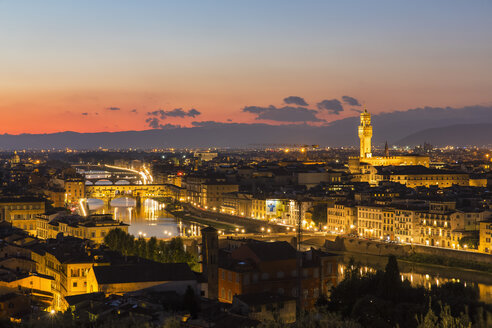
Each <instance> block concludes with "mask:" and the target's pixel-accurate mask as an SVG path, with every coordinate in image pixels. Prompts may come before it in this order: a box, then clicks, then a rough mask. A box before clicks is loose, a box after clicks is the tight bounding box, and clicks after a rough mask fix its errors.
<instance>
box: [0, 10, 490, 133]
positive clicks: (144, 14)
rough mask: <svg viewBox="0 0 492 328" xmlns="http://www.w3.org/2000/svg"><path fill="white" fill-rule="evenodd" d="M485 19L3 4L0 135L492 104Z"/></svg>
mask: <svg viewBox="0 0 492 328" xmlns="http://www.w3.org/2000/svg"><path fill="white" fill-rule="evenodd" d="M491 17H492V1H488V0H476V1H463V0H459V1H453V0H443V1H433V0H425V1H395V0H388V1H367V0H360V1H328V0H320V1H309V0H303V1H289V0H279V1H272V0H258V1H256V0H243V1H235V0H224V1H208V0H196V1H164V0H161V1H145V0H142V1H136V0H133V1H126V0H114V1H109V0H97V1H90V0H86V1H67V0H59V1H39V0H33V1H20V0H0V45H1V47H0V113H1V120H0V133H10V134H19V133H50V132H58V131H67V130H71V131H79V132H95V131H120V130H144V129H149V128H150V127H149V124H152V123H154V125H153V127H161V126H162V125H165V124H179V125H184V126H190V125H191V122H193V121H218V122H266V123H272V124H285V123H298V122H307V123H312V124H326V123H327V122H330V121H333V120H336V119H340V118H343V117H347V116H353V115H357V110H360V108H361V106H356V105H354V104H355V102H354V100H350V99H351V98H355V99H356V100H358V102H359V103H360V104H362V103H365V104H367V107H368V109H369V110H370V111H372V112H374V113H379V112H388V111H393V110H406V109H410V108H416V107H423V106H440V107H444V106H452V107H460V106H466V105H492V93H491V90H492V19H491ZM291 96H296V97H301V98H302V99H303V100H304V101H305V102H306V103H307V104H308V105H305V104H301V101H300V100H299V98H295V99H297V100H292V101H291V102H290V103H288V102H289V101H287V102H286V101H284V99H285V98H287V97H291ZM343 96H348V97H351V98H345V99H346V101H344V100H343V99H342V97H343ZM292 99H293V98H292ZM324 100H327V101H328V102H323V101H324ZM333 100H338V101H339V102H340V105H341V106H342V108H343V110H341V109H339V108H338V109H336V102H335V103H334V102H333ZM350 103H352V105H350ZM324 104H325V105H326V106H325V105H324ZM270 105H272V106H273V107H269V106H270ZM330 106H331V107H330ZM333 106H334V107H333ZM179 108H181V109H182V110H181V111H179V110H175V109H179ZM192 109H194V110H195V111H191V112H190V110H192ZM352 109H355V110H352ZM173 110H174V111H173ZM152 112H154V113H152ZM197 112H198V113H199V114H197ZM303 115H304V116H303ZM152 119H157V121H152Z"/></svg>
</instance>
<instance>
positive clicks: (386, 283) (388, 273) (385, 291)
mask: <svg viewBox="0 0 492 328" xmlns="http://www.w3.org/2000/svg"><path fill="white" fill-rule="evenodd" d="M400 287H401V278H400V270H399V269H398V262H397V260H396V257H395V256H394V255H391V256H390V257H389V258H388V263H387V264H386V268H385V270H384V275H383V279H382V280H381V285H380V290H381V293H382V295H381V296H382V297H383V298H384V299H387V300H390V301H395V300H396V298H397V297H398V295H399V293H400Z"/></svg>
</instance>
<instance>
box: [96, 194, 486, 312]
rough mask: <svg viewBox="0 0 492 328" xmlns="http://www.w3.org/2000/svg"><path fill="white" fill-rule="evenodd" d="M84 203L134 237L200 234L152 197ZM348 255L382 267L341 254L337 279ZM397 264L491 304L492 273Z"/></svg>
mask: <svg viewBox="0 0 492 328" xmlns="http://www.w3.org/2000/svg"><path fill="white" fill-rule="evenodd" d="M88 203H89V208H90V209H91V210H93V211H96V212H97V213H113V214H114V217H115V219H116V220H120V221H123V222H125V223H127V224H129V225H130V226H129V229H128V230H129V233H131V234H133V235H134V236H136V237H138V236H144V237H157V238H170V237H177V236H197V235H199V233H200V227H201V225H200V224H199V223H194V222H188V221H182V220H180V219H176V218H172V217H171V216H170V215H169V213H167V212H166V211H165V209H164V205H163V204H161V203H159V202H157V201H155V200H152V199H146V200H144V201H143V202H142V206H140V207H139V208H137V207H136V204H135V200H133V199H131V198H118V199H115V200H113V201H112V202H111V206H109V207H106V208H104V206H103V202H102V201H100V200H92V199H90V200H89V201H88ZM351 257H353V258H354V260H355V262H357V263H359V264H360V267H361V271H362V273H364V272H368V271H374V270H378V269H379V270H383V269H384V267H385V265H386V261H387V258H386V257H380V256H373V255H367V254H355V253H353V254H352V253H343V254H341V256H340V262H339V265H338V272H339V276H340V279H342V277H343V275H344V273H345V271H346V268H347V265H348V263H349V261H350V258H351ZM399 267H400V272H401V275H402V279H408V280H409V281H410V282H411V283H412V285H414V286H424V287H426V288H430V286H431V285H436V284H437V285H439V284H444V283H446V282H448V281H455V282H460V283H463V284H465V285H467V286H471V287H473V288H475V289H476V290H477V291H478V293H479V295H480V299H481V300H482V301H484V302H487V303H492V273H486V272H480V271H473V270H465V269H458V268H450V267H436V266H432V265H425V264H417V263H412V262H403V261H399Z"/></svg>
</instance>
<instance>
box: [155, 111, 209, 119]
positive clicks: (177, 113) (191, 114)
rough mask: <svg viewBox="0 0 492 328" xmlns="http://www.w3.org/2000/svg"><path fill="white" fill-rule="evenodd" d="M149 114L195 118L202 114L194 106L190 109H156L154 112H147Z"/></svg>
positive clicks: (163, 117)
mask: <svg viewBox="0 0 492 328" xmlns="http://www.w3.org/2000/svg"><path fill="white" fill-rule="evenodd" d="M147 115H148V116H156V117H159V118H160V119H162V120H163V119H165V118H166V117H179V118H184V117H193V118H195V117H196V116H198V115H201V113H200V112H199V111H197V110H196V109H194V108H192V109H190V110H189V111H184V110H183V109H182V108H175V109H172V110H163V109H159V110H155V111H153V112H147Z"/></svg>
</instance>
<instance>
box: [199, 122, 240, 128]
mask: <svg viewBox="0 0 492 328" xmlns="http://www.w3.org/2000/svg"><path fill="white" fill-rule="evenodd" d="M234 124H235V123H224V122H217V121H201V122H196V121H195V122H191V125H192V126H194V127H196V128H216V127H221V126H230V125H234Z"/></svg>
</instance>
